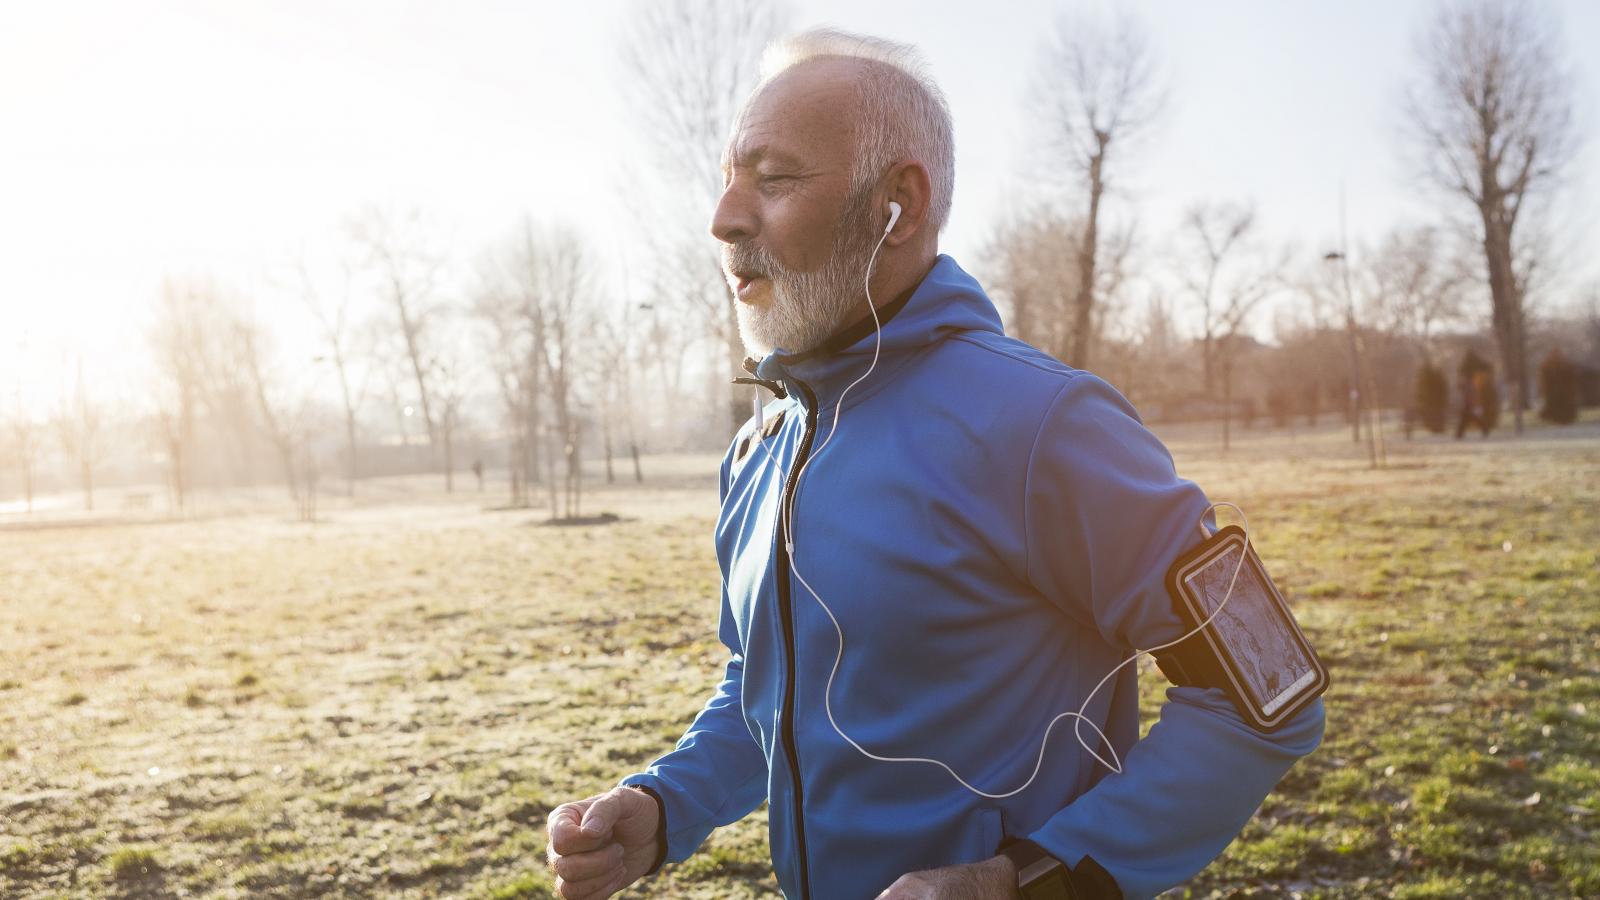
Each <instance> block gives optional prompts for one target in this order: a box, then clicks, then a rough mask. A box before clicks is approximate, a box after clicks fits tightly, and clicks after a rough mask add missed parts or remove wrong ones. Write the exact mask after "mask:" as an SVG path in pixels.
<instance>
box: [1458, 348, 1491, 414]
mask: <svg viewBox="0 0 1600 900" xmlns="http://www.w3.org/2000/svg"><path fill="white" fill-rule="evenodd" d="M1457 375H1458V376H1459V377H1460V378H1461V381H1462V383H1464V384H1467V385H1471V387H1470V388H1463V389H1462V390H1463V393H1465V391H1466V390H1471V391H1472V393H1473V394H1474V395H1475V396H1476V398H1477V401H1478V405H1479V406H1480V407H1481V408H1482V409H1483V421H1484V424H1485V425H1487V426H1488V428H1489V430H1490V431H1493V430H1494V429H1495V426H1497V425H1499V424H1500V388H1499V386H1498V385H1496V384H1495V380H1494V366H1492V365H1490V364H1489V361H1488V360H1486V359H1484V358H1483V357H1481V356H1479V355H1478V354H1477V351H1474V350H1468V351H1467V355H1466V356H1463V357H1462V358H1461V367H1460V368H1459V369H1458V370H1457Z"/></svg>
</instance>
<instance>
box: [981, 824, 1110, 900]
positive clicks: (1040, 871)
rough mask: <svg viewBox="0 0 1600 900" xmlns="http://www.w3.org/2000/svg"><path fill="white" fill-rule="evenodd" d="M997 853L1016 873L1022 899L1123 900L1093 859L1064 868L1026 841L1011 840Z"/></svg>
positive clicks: (1102, 867)
mask: <svg viewBox="0 0 1600 900" xmlns="http://www.w3.org/2000/svg"><path fill="white" fill-rule="evenodd" d="M1000 852H1001V853H1002V854H1004V855H1005V856H1006V858H1008V859H1010V860H1011V864H1012V865H1013V866H1014V867H1015V868H1016V870H1017V891H1018V893H1020V894H1021V895H1022V897H1023V900H1122V889H1121V888H1120V887H1118V886H1117V881H1116V879H1115V878H1112V877H1111V873H1110V872H1107V871H1106V870H1105V867H1104V866H1102V865H1100V864H1099V863H1098V862H1096V861H1095V859H1094V857H1091V856H1084V857H1083V858H1082V859H1080V860H1078V864H1077V865H1076V866H1071V867H1069V866H1067V864H1066V863H1063V862H1062V861H1061V860H1059V859H1057V858H1055V857H1054V856H1051V855H1050V853H1049V851H1047V850H1045V849H1044V848H1043V847H1041V846H1039V845H1038V844H1037V843H1035V842H1033V841H1030V840H1028V839H1027V838H1013V839H1011V840H1008V841H1006V842H1005V843H1004V844H1002V845H1001V846H1000Z"/></svg>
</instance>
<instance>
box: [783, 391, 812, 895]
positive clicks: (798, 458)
mask: <svg viewBox="0 0 1600 900" xmlns="http://www.w3.org/2000/svg"><path fill="white" fill-rule="evenodd" d="M795 385H796V386H798V387H799V388H800V390H801V392H803V393H804V394H805V396H806V430H805V434H804V435H803V436H802V437H801V438H800V450H799V452H798V453H796V454H795V460H794V462H793V463H792V468H791V470H790V475H789V480H788V482H787V483H786V484H785V485H784V488H783V497H782V503H783V505H782V506H780V507H778V552H777V557H778V560H777V580H778V613H779V615H781V616H782V617H783V651H784V671H785V674H786V676H787V677H786V679H785V681H784V684H783V729H782V737H783V750H784V756H786V757H787V758H788V760H789V774H790V776H791V778H792V780H793V781H794V825H795V839H796V842H797V844H798V846H799V850H800V897H801V900H810V897H811V866H810V862H809V861H808V860H807V858H806V820H805V792H804V789H803V788H802V786H801V784H800V752H799V750H798V748H797V744H796V740H795V736H794V682H795V637H794V632H795V624H794V602H793V600H792V598H791V597H790V593H789V548H788V546H787V544H786V542H785V541H784V523H785V519H787V518H788V515H789V510H790V509H791V506H790V504H792V503H793V502H794V492H795V489H796V488H797V487H798V486H799V474H800V470H801V469H802V468H804V466H805V464H806V457H807V456H809V455H810V453H811V441H812V438H814V437H815V436H816V431H817V395H816V394H814V393H812V392H811V388H810V387H809V386H807V385H806V384H805V382H801V381H796V382H795ZM792 533H793V531H792V527H791V534H792Z"/></svg>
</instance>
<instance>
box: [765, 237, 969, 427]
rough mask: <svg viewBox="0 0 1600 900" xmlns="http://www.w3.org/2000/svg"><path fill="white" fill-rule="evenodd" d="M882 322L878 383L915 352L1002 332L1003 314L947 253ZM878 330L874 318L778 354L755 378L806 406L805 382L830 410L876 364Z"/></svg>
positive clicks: (883, 312) (883, 311)
mask: <svg viewBox="0 0 1600 900" xmlns="http://www.w3.org/2000/svg"><path fill="white" fill-rule="evenodd" d="M878 320H879V322H880V323H881V326H882V338H881V340H882V347H881V350H880V355H879V359H878V369H877V370H876V371H875V372H874V373H873V375H872V378H873V379H875V378H877V377H879V376H880V375H881V374H886V372H885V370H886V369H891V368H897V367H898V363H899V362H901V361H903V360H904V359H908V358H909V357H910V355H911V354H912V353H914V352H915V351H917V350H920V349H922V348H924V347H927V346H930V345H932V344H935V343H937V342H939V341H941V340H943V339H944V338H946V337H948V336H949V335H952V334H955V333H958V332H963V331H991V332H994V333H996V334H999V333H1001V324H1000V313H999V311H998V310H996V309H995V306H994V303H992V302H991V301H990V300H989V298H988V296H987V295H985V294H984V292H983V288H982V287H981V286H979V284H978V282H977V280H975V279H974V278H973V277H972V276H971V275H968V274H967V273H966V272H965V271H964V270H963V269H962V268H961V267H960V266H959V265H957V264H956V261H955V260H954V259H951V258H950V257H949V256H947V255H944V254H940V255H939V257H938V258H937V259H935V260H934V263H933V267H932V268H931V269H929V270H928V274H927V275H924V276H923V278H922V281H920V282H918V283H917V285H916V286H915V287H913V288H911V289H910V290H908V291H906V292H905V293H903V294H901V295H900V296H898V297H896V298H895V299H894V300H893V301H891V302H889V303H888V304H886V305H884V306H882V307H880V308H879V309H878ZM873 331H874V328H873V321H872V315H871V314H870V313H869V314H867V315H865V316H863V317H861V318H860V319H858V320H856V321H854V322H852V323H850V324H849V325H846V326H844V327H843V328H841V329H839V330H838V331H836V332H834V333H833V335H832V336H831V337H829V338H828V339H827V340H825V341H823V342H822V343H821V344H820V345H818V346H817V347H815V348H813V349H811V350H807V351H805V352H803V353H786V352H784V351H783V349H782V348H779V349H777V350H774V351H773V352H772V353H769V354H767V356H766V357H765V358H764V359H762V360H761V362H760V363H758V364H757V365H756V366H755V372H754V374H755V376H756V378H758V379H761V380H763V381H770V382H778V383H782V384H783V385H784V386H785V387H787V388H788V393H789V394H791V395H793V396H795V397H796V399H799V400H801V401H802V402H804V400H805V392H804V391H801V390H798V389H797V387H796V382H804V383H805V385H806V386H807V387H809V388H810V389H811V391H812V392H813V393H814V394H816V397H817V406H818V407H819V409H827V408H829V407H830V406H832V405H833V403H834V402H835V401H836V400H837V399H838V396H839V394H840V393H841V392H842V391H843V390H844V389H845V388H846V387H848V386H849V385H850V383H851V382H853V381H855V380H856V379H857V378H859V377H861V375H862V374H863V373H865V372H866V371H867V367H868V366H869V365H871V364H872V353H873V348H874V346H875V345H876V344H877V341H876V340H875V339H874V336H873ZM870 380H871V379H869V381H870ZM859 390H860V388H858V389H857V391H859ZM852 396H854V394H852Z"/></svg>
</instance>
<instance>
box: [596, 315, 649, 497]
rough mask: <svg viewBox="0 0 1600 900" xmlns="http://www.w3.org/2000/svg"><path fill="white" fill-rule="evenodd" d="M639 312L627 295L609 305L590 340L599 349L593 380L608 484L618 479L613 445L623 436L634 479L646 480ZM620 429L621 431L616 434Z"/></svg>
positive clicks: (599, 316) (638, 480) (597, 320)
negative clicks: (637, 401)
mask: <svg viewBox="0 0 1600 900" xmlns="http://www.w3.org/2000/svg"><path fill="white" fill-rule="evenodd" d="M639 312H640V310H639V309H638V307H636V306H635V305H633V304H632V303H631V302H630V301H628V300H627V299H626V298H624V299H620V300H618V301H616V302H613V303H609V304H606V306H605V308H603V309H602V310H601V311H600V312H599V314H598V315H596V316H595V318H594V320H593V322H592V327H593V329H594V332H593V334H592V336H591V338H590V342H591V343H592V344H593V346H594V349H595V352H594V355H593V361H594V364H595V365H594V369H595V371H594V374H593V377H592V379H591V381H592V383H593V384H594V386H595V392H596V399H597V400H598V405H599V420H600V441H601V446H602V449H603V451H604V453H605V461H606V483H607V484H611V483H613V482H615V481H616V474H615V472H614V471H613V467H612V456H613V444H614V442H615V440H617V439H619V438H620V439H621V440H623V441H625V442H627V445H628V452H629V454H630V456H631V457H632V459H633V479H634V481H636V482H642V481H644V471H643V470H642V469H641V468H640V464H639V432H638V423H637V422H636V421H635V418H636V417H635V409H634V387H635V384H634V382H635V380H636V377H637V374H638V364H637V363H636V361H635V355H636V351H637V350H638V344H639V340H638V332H639V325H640V316H639ZM619 428H620V431H621V434H617V433H616V432H617V431H618V430H619Z"/></svg>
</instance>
